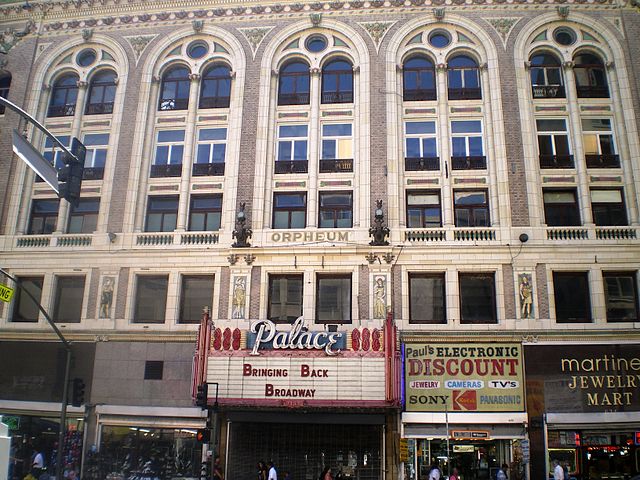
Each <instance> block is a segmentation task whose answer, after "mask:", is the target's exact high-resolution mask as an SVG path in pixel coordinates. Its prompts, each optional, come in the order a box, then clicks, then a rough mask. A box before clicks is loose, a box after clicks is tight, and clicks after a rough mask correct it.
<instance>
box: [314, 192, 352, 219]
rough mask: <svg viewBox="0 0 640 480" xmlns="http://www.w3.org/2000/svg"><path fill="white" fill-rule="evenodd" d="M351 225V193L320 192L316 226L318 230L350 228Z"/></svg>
mask: <svg viewBox="0 0 640 480" xmlns="http://www.w3.org/2000/svg"><path fill="white" fill-rule="evenodd" d="M352 225H353V194H352V193H351V192H320V209H319V220H318V226H319V227H320V228H351V226H352Z"/></svg>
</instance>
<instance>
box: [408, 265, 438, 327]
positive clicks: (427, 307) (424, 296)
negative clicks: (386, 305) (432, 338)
mask: <svg viewBox="0 0 640 480" xmlns="http://www.w3.org/2000/svg"><path fill="white" fill-rule="evenodd" d="M445 298H446V297H445V276H444V273H411V274H409V323H414V324H421V323H427V324H434V323H435V324H441V323H447V316H446V311H447V310H446V301H445Z"/></svg>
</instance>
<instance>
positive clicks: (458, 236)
mask: <svg viewBox="0 0 640 480" xmlns="http://www.w3.org/2000/svg"><path fill="white" fill-rule="evenodd" d="M453 239H454V240H456V241H473V242H476V241H486V240H495V239H496V232H495V230H493V229H488V228H474V229H469V230H467V229H461V230H454V231H453Z"/></svg>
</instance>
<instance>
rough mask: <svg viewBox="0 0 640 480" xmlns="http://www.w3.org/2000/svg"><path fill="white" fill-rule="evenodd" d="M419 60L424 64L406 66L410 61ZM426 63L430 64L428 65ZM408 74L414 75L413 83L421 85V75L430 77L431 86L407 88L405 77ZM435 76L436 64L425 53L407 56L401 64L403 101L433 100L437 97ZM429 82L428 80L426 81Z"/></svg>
mask: <svg viewBox="0 0 640 480" xmlns="http://www.w3.org/2000/svg"><path fill="white" fill-rule="evenodd" d="M419 60H423V61H425V64H426V65H425V66H420V65H418V66H415V67H413V66H411V65H409V66H407V64H411V63H412V62H417V61H419ZM428 65H431V66H430V67H429V66H428ZM409 75H415V78H416V80H415V84H416V85H422V84H423V77H424V78H426V79H427V80H428V79H431V84H432V85H433V87H432V88H420V87H417V88H407V86H406V85H407V77H408V76H409ZM436 82H437V78H436V66H435V62H434V61H433V60H432V59H431V58H429V57H428V56H427V55H422V54H416V55H411V56H410V57H409V58H407V59H406V60H405V61H404V63H403V65H402V101H403V102H425V101H435V100H437V99H438V88H437V83H436ZM426 83H427V84H428V83H429V82H428V81H427V82H426Z"/></svg>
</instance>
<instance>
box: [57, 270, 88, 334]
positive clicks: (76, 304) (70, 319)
mask: <svg viewBox="0 0 640 480" xmlns="http://www.w3.org/2000/svg"><path fill="white" fill-rule="evenodd" d="M83 295H84V277H80V276H72V277H58V278H57V281H56V297H55V307H54V310H53V320H54V321H55V322H56V323H80V320H81V317H82V298H83Z"/></svg>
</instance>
